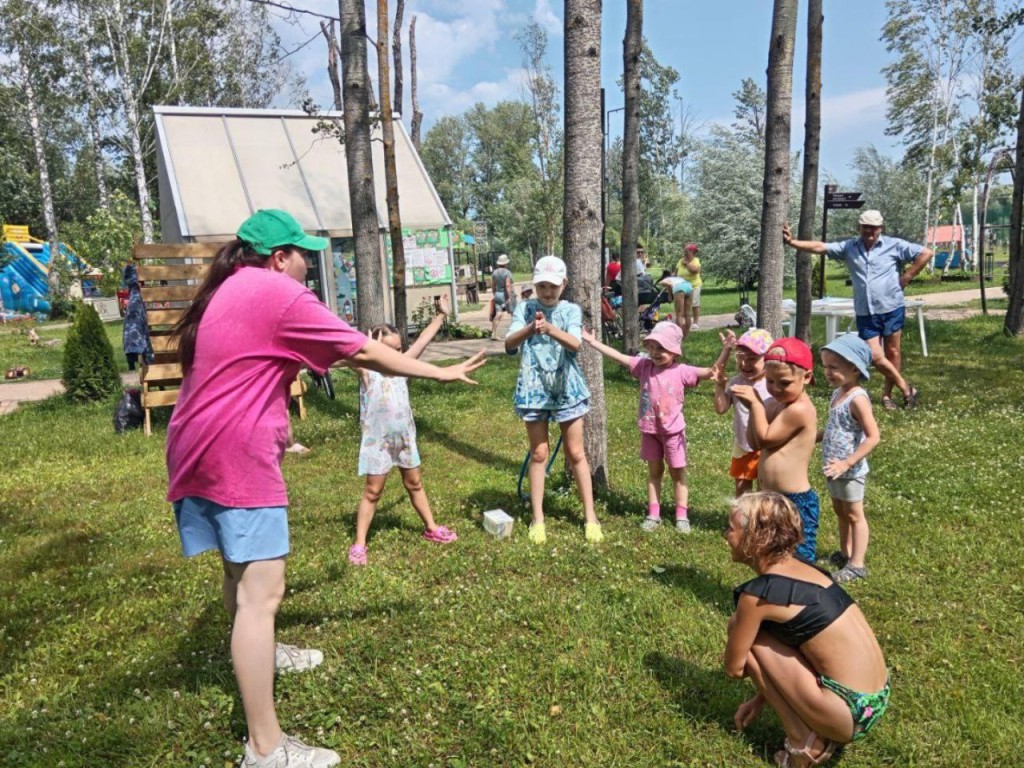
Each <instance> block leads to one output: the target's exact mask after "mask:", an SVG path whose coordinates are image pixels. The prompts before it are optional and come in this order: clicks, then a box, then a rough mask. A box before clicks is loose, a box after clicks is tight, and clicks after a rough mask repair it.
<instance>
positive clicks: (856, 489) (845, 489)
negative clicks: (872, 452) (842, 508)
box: [825, 475, 867, 501]
mask: <svg viewBox="0 0 1024 768" xmlns="http://www.w3.org/2000/svg"><path fill="white" fill-rule="evenodd" d="M866 480H867V476H866V475H865V476H863V477H851V478H850V479H849V480H828V479H826V480H825V483H826V484H827V485H828V495H829V496H831V497H832V498H833V499H839V501H864V484H865V481H866Z"/></svg>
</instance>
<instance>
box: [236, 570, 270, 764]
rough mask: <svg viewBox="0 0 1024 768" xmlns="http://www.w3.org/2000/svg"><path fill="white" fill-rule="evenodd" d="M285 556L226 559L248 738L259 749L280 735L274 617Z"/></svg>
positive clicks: (266, 750) (264, 749)
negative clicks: (275, 693) (275, 700)
mask: <svg viewBox="0 0 1024 768" xmlns="http://www.w3.org/2000/svg"><path fill="white" fill-rule="evenodd" d="M284 574H285V560H284V558H283V557H280V558H277V559H274V560H256V561H254V562H251V563H229V562H228V561H226V560H225V561H224V607H225V608H227V610H228V613H230V614H231V615H232V617H233V619H234V621H233V624H232V628H231V662H232V664H233V665H234V668H235V679H236V680H237V681H238V690H239V693H240V694H241V697H242V707H243V708H244V710H245V722H246V726H247V728H248V730H249V741H250V743H251V744H252V746H253V748H254V749H255V751H256V753H257V754H258V755H266V754H268V753H269V752H272V751H273V750H274V748H275V747H277V745H278V743H279V742H280V741H281V726H280V725H279V724H278V722H277V712H276V711H275V709H274V617H275V616H276V615H277V609H278V607H279V606H280V605H281V599H282V598H283V597H284Z"/></svg>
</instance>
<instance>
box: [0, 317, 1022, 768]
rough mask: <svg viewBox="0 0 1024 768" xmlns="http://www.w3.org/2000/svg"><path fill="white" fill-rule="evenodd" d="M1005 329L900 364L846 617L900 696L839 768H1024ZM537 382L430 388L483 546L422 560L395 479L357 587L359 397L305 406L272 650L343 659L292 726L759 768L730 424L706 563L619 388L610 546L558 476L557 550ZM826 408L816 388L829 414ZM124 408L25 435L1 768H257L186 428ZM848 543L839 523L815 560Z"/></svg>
mask: <svg viewBox="0 0 1024 768" xmlns="http://www.w3.org/2000/svg"><path fill="white" fill-rule="evenodd" d="M1001 323H1002V318H1001V317H992V318H980V317H978V318H972V319H970V320H966V321H962V322H958V323H944V322H931V323H930V324H929V346H930V347H931V351H932V355H931V357H929V358H926V359H923V358H921V357H920V355H919V353H918V352H917V350H918V346H917V340H916V338H910V339H908V340H907V344H906V349H907V350H908V355H907V369H908V375H909V377H910V379H911V380H912V381H913V382H915V383H916V384H918V385H919V386H920V387H921V390H922V392H923V395H922V402H921V405H920V407H919V408H918V410H916V411H914V412H902V411H901V412H894V413H890V412H883V411H879V413H878V418H879V422H880V426H881V430H882V442H881V445H880V446H879V448H878V449H877V450H876V451H875V453H874V454H873V455H872V457H871V476H870V481H869V483H868V496H867V511H868V518H869V520H870V521H871V524H872V539H871V547H870V550H869V553H868V566H869V568H870V571H871V575H870V578H869V580H868V581H866V582H862V583H857V584H855V585H853V586H852V588H851V592H852V594H853V595H854V597H855V598H856V599H857V600H858V602H859V603H860V605H861V607H862V608H863V610H864V612H865V613H866V615H867V617H868V620H869V621H870V623H871V624H872V626H873V627H874V629H875V631H876V633H877V635H878V638H879V641H880V642H881V645H882V647H883V649H884V651H885V653H886V656H887V660H888V664H889V667H890V670H891V675H892V683H893V699H892V704H891V706H890V710H889V714H887V715H886V717H885V719H884V720H883V721H882V722H881V723H880V724H879V726H878V727H877V728H876V729H875V730H874V731H873V732H872V734H871V735H870V737H869V738H868V739H866V740H865V741H863V742H860V743H858V744H856V745H855V746H853V747H852V748H849V749H847V750H846V754H845V755H844V757H843V758H842V760H841V763H840V764H841V765H842V766H848V767H849V768H866V767H868V766H935V767H936V768H939V767H943V768H944V767H945V766H958V765H978V766H1012V765H1017V764H1019V762H1020V744H1021V741H1022V739H1024V721H1022V719H1021V717H1020V711H1021V707H1020V701H1021V698H1022V695H1024V665H1022V663H1021V649H1022V638H1024V587H1022V579H1021V566H1020V560H1021V552H1022V551H1024V522H1022V519H1021V514H1020V510H1021V503H1020V499H1021V498H1022V497H1024V451H1022V450H1021V440H1020V435H1021V434H1022V431H1024V372H1022V370H1021V366H1020V359H1021V352H1022V347H1021V342H1020V341H1012V340H1008V339H1006V338H1004V337H1003V336H1002V333H1001ZM907 335H909V336H911V337H915V336H916V331H915V330H914V328H913V327H910V328H908V330H907ZM716 348H717V337H716V335H715V334H711V333H706V334H700V333H698V334H695V335H694V337H692V339H691V341H690V342H689V344H688V348H687V354H688V358H689V359H690V360H691V361H693V362H699V363H701V364H708V363H710V362H711V360H712V359H713V357H714V355H715V353H716V352H717V349H716ZM6 354H7V353H6V352H5V355H6ZM515 365H516V362H515V360H511V359H507V358H494V359H492V360H491V361H490V362H489V363H488V365H487V366H486V367H484V368H483V369H481V370H480V371H479V381H480V386H479V387H475V388H470V387H447V388H444V387H441V386H437V385H431V384H426V383H420V382H414V383H413V384H412V385H411V391H412V398H413V403H414V406H415V408H416V411H417V422H418V426H419V435H420V448H421V452H422V454H423V458H424V478H425V484H426V488H427V492H428V494H429V496H430V498H431V500H432V503H433V505H434V508H435V512H436V516H437V518H438V520H439V522H441V523H444V524H447V525H451V526H453V527H454V528H455V529H457V531H458V533H459V536H460V539H459V541H458V543H457V544H455V545H453V546H450V547H440V546H436V545H431V544H428V543H426V542H424V541H423V540H422V539H421V538H420V536H419V533H420V528H419V524H418V519H417V518H416V516H415V514H414V512H413V511H412V509H411V508H410V506H409V503H408V500H407V499H406V497H405V494H404V492H403V491H402V488H401V483H400V482H399V480H398V478H397V477H393V478H392V479H391V482H390V485H389V487H388V489H387V491H386V493H385V497H384V499H383V500H382V503H381V507H380V510H379V512H378V515H377V519H376V521H375V525H374V528H373V530H372V533H371V539H370V546H369V556H370V565H369V566H368V567H367V568H364V569H356V568H351V567H349V565H348V563H347V560H346V551H347V549H348V546H349V544H350V543H351V540H352V535H353V523H354V521H353V513H354V510H355V506H356V502H357V500H358V498H359V495H360V490H361V484H360V481H359V478H357V477H356V475H355V471H356V459H357V450H358V448H357V446H358V435H359V426H358V418H357V405H356V389H355V384H354V377H352V376H351V375H350V374H347V373H345V372H337V373H335V374H334V377H335V381H336V385H337V390H338V399H337V400H335V401H328V400H326V399H324V398H322V397H321V396H319V395H318V394H316V393H314V394H312V395H311V396H310V398H309V410H310V414H309V418H308V420H306V421H305V422H302V423H297V424H296V434H297V437H298V439H300V440H301V441H302V442H303V443H304V444H306V445H308V446H310V447H312V449H313V452H312V453H311V454H309V455H308V456H305V457H294V456H291V455H289V456H288V457H287V458H286V460H285V475H286V478H287V480H288V483H289V487H290V493H291V528H292V536H291V544H292V550H293V554H292V556H291V557H290V563H289V584H288V593H287V597H286V599H285V602H284V605H283V607H282V610H281V613H280V616H279V620H278V631H279V637H280V639H281V640H283V641H286V642H295V643H308V644H310V645H313V646H315V647H319V648H322V649H323V650H324V652H325V655H326V661H325V663H324V664H323V666H322V667H320V668H319V669H317V670H316V671H315V672H312V673H309V674H305V675H293V676H284V677H281V678H279V679H278V681H277V702H278V711H279V715H280V718H281V721H282V725H283V726H284V728H285V729H286V730H288V731H290V732H295V733H296V734H298V735H300V736H302V737H304V738H306V739H308V740H310V741H313V742H316V743H322V744H325V745H328V746H330V747H332V748H334V749H336V750H338V751H339V752H340V753H341V755H342V758H343V764H344V765H353V766H395V767H396V768H397V767H402V768H405V767H406V766H423V768H426V767H427V766H436V767H437V768H442V767H444V768H454V767H456V766H556V767H559V768H560V767H561V766H594V767H597V766H600V767H601V768H608V767H610V766H621V767H623V768H625V767H627V766H628V767H629V768H633V767H636V766H640V767H648V766H649V767H650V768H664V767H665V766H679V767H681V766H750V768H754V767H756V766H764V765H765V764H766V761H768V762H770V760H771V754H772V752H773V750H774V749H775V748H777V747H778V746H779V744H780V743H781V737H782V732H781V729H780V727H779V724H778V722H777V720H776V718H775V717H774V715H770V714H767V713H766V715H765V716H763V717H762V719H761V720H760V721H759V722H758V723H757V724H756V725H755V726H754V727H753V728H752V729H751V730H750V731H749V732H748V733H746V734H744V735H736V734H734V733H733V732H732V729H731V723H732V715H733V712H734V710H735V708H736V706H737V705H738V704H739V703H740V702H741V701H742V700H744V699H745V698H746V697H748V696H749V695H750V693H751V690H752V687H751V685H750V683H748V682H746V681H734V680H730V679H728V678H726V676H725V675H724V673H723V671H722V667H721V653H722V650H723V647H724V642H725V627H726V621H727V618H728V616H729V614H730V612H731V609H732V598H731V588H732V586H733V585H735V584H737V583H739V582H741V581H743V580H745V579H747V578H748V577H749V576H750V573H749V572H748V571H746V570H745V569H744V568H742V567H740V566H738V565H735V564H733V563H731V562H730V561H729V557H728V552H727V549H726V547H725V544H724V543H723V541H722V539H721V535H720V531H721V528H722V526H723V524H724V523H725V520H726V515H727V512H728V508H729V496H730V493H731V488H732V481H731V480H730V479H729V478H728V476H727V474H726V468H727V466H728V460H729V452H730V443H731V421H730V419H729V417H718V416H716V415H715V414H714V412H713V408H712V401H711V388H710V387H709V386H708V385H706V384H705V385H703V386H702V387H700V388H699V389H697V390H695V391H692V392H691V394H690V395H689V396H688V398H687V408H686V415H687V422H688V426H689V432H688V438H689V446H690V473H689V476H690V487H691V499H692V501H691V508H692V510H693V512H692V519H693V521H694V524H695V530H694V532H693V533H692V534H691V535H690V536H689V537H683V536H681V535H679V534H677V533H676V532H675V531H674V530H672V529H671V528H670V527H664V528H663V529H662V530H660V531H657V532H656V533H655V534H653V535H647V534H644V533H642V532H641V531H640V529H639V522H640V520H641V516H642V514H643V509H644V476H645V469H644V466H643V464H642V463H641V462H640V460H639V459H638V458H637V450H638V444H639V440H638V435H637V432H636V427H635V414H636V406H637V388H636V384H635V382H633V381H631V380H630V379H629V378H628V376H627V375H625V374H624V373H623V372H622V371H621V370H620V369H617V368H616V369H613V368H612V367H609V368H608V369H607V384H608V430H609V470H610V476H611V482H612V486H613V490H612V492H611V493H610V494H609V495H608V496H607V497H605V498H603V499H601V500H600V502H599V514H600V516H601V518H602V520H603V522H604V525H605V531H606V537H607V538H606V541H605V542H604V544H602V545H600V546H596V547H592V546H587V545H586V544H585V542H584V540H583V529H582V522H581V514H580V507H579V503H578V501H577V499H576V497H575V495H574V494H571V493H565V492H564V488H563V486H564V482H563V479H562V471H561V469H558V470H556V471H555V473H554V475H553V477H552V479H551V482H550V485H549V493H548V497H547V498H548V500H547V509H548V514H549V523H548V543H547V544H546V545H545V546H542V547H536V546H531V545H530V544H529V543H528V541H527V539H526V525H525V523H526V510H525V508H524V506H522V505H521V504H520V503H519V502H518V501H517V499H516V495H515V484H516V478H517V475H518V472H519V467H520V463H521V462H522V460H523V455H524V453H525V450H526V436H525V431H524V429H523V427H522V424H521V423H520V422H519V421H518V420H517V419H516V417H515V416H514V414H513V412H512V409H511V407H510V399H511V393H512V389H513V386H514V380H515V375H516V368H515ZM819 378H821V377H819ZM880 384H881V382H880V381H878V380H876V379H872V381H871V382H870V383H869V389H870V391H871V392H872V394H873V395H874V396H875V397H876V400H877V396H878V392H879V388H880ZM827 394H828V391H827V387H826V385H825V384H824V383H819V384H818V386H817V387H815V388H814V390H813V392H812V395H813V397H814V400H815V402H816V403H817V405H818V408H819V413H820V414H822V415H824V412H825V409H826V405H827ZM111 412H112V405H111V404H98V405H95V406H81V407H75V406H72V405H69V404H67V403H66V402H65V401H64V400H62V399H60V398H57V399H53V400H49V401H45V402H42V403H37V404H27V405H25V406H23V407H22V408H21V409H19V410H18V411H17V412H15V413H14V414H12V415H9V416H5V417H3V422H2V424H3V434H4V446H5V451H4V460H3V472H2V473H0V500H2V502H0V521H2V528H0V583H2V587H0V589H2V608H0V630H2V631H0V700H2V701H6V702H7V704H5V705H4V706H3V707H0V765H4V766H40V767H42V766H47V767H50V766H59V765H63V766H67V767H71V766H112V767H116V766H124V767H126V768H127V767H128V766H132V767H134V766H156V765H159V766H199V765H205V766H208V767H209V766H217V768H220V767H221V766H229V765H232V764H235V763H237V760H238V757H239V755H240V753H241V739H242V736H243V734H244V732H245V725H244V718H243V715H242V708H241V704H240V702H239V700H238V696H237V693H236V689H235V684H234V680H233V677H232V674H231V666H230V661H229V649H228V626H227V621H226V619H225V615H224V613H223V611H222V609H221V606H220V598H219V595H220V588H219V580H220V565H219V563H218V561H217V559H216V557H215V556H212V555H209V554H207V555H204V556H201V557H198V558H196V559H193V560H185V559H183V558H182V557H181V554H180V551H179V547H178V541H177V535H176V531H175V528H174V524H173V518H172V514H171V511H170V508H169V506H168V505H167V504H166V503H165V502H164V500H163V494H164V490H165V482H166V480H165V469H164V458H163V448H164V441H163V439H162V438H163V435H164V430H165V426H164V425H165V424H166V418H167V416H166V411H162V412H161V413H160V415H159V417H158V418H157V420H156V421H157V426H156V433H155V435H154V436H153V437H152V438H149V439H147V438H145V437H144V436H143V435H142V434H141V433H139V432H136V433H132V434H128V435H124V436H115V435H114V434H113V432H112V429H111ZM818 460H819V459H816V460H815V461H816V462H817V461H818ZM559 464H560V462H559ZM812 476H813V477H814V478H815V480H814V482H815V484H816V486H817V488H818V491H819V493H824V482H823V479H822V477H821V475H820V472H819V471H815V472H813V473H812ZM669 494H670V491H669V489H668V488H667V487H666V489H665V493H664V494H663V498H664V499H666V501H667V500H668V499H669V498H670V496H669ZM494 507H501V508H504V509H505V510H507V511H509V512H510V513H512V514H513V515H514V516H515V517H516V518H517V519H518V522H517V523H516V526H515V531H514V535H513V537H512V539H511V540H508V541H501V542H498V541H494V540H492V539H491V538H489V537H488V536H487V535H486V534H485V533H484V532H483V530H482V528H481V513H482V512H483V511H484V510H486V509H490V508H494ZM826 507H827V505H826ZM835 531H836V526H835V521H834V517H833V516H832V515H831V513H829V512H827V511H825V510H823V515H822V526H821V547H822V549H823V550H824V551H829V550H831V549H832V548H833V547H834V545H835V543H836V533H835ZM1014 713H1017V714H1014Z"/></svg>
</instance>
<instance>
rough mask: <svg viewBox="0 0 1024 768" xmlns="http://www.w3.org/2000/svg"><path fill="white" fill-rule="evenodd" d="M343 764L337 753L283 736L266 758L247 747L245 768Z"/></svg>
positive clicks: (319, 767) (310, 767)
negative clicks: (258, 755)
mask: <svg viewBox="0 0 1024 768" xmlns="http://www.w3.org/2000/svg"><path fill="white" fill-rule="evenodd" d="M340 764H341V757H339V755H338V753H337V752H334V751H332V750H330V749H321V748H320V747H311V746H309V745H308V744H303V743H302V742H301V741H299V740H298V739H296V738H295V737H294V736H289V735H288V734H283V735H282V736H281V743H280V744H278V745H277V747H276V748H275V749H274V751H273V752H271V753H270V754H269V755H266V756H265V757H262V758H259V757H257V756H256V750H254V749H253V748H252V744H251V743H246V745H245V755H244V756H243V757H242V766H243V768H331V766H334V765H340Z"/></svg>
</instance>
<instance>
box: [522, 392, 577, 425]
mask: <svg viewBox="0 0 1024 768" xmlns="http://www.w3.org/2000/svg"><path fill="white" fill-rule="evenodd" d="M589 412H590V399H589V398H588V399H586V400H581V401H580V402H578V403H576V405H570V406H569V407H568V408H562V409H561V410H560V411H551V410H545V409H543V408H516V415H517V416H519V418H520V419H522V420H523V421H554V422H557V423H558V424H561V423H563V422H566V421H572V420H573V419H578V418H579V417H580V416H586V415H587V413H589Z"/></svg>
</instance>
